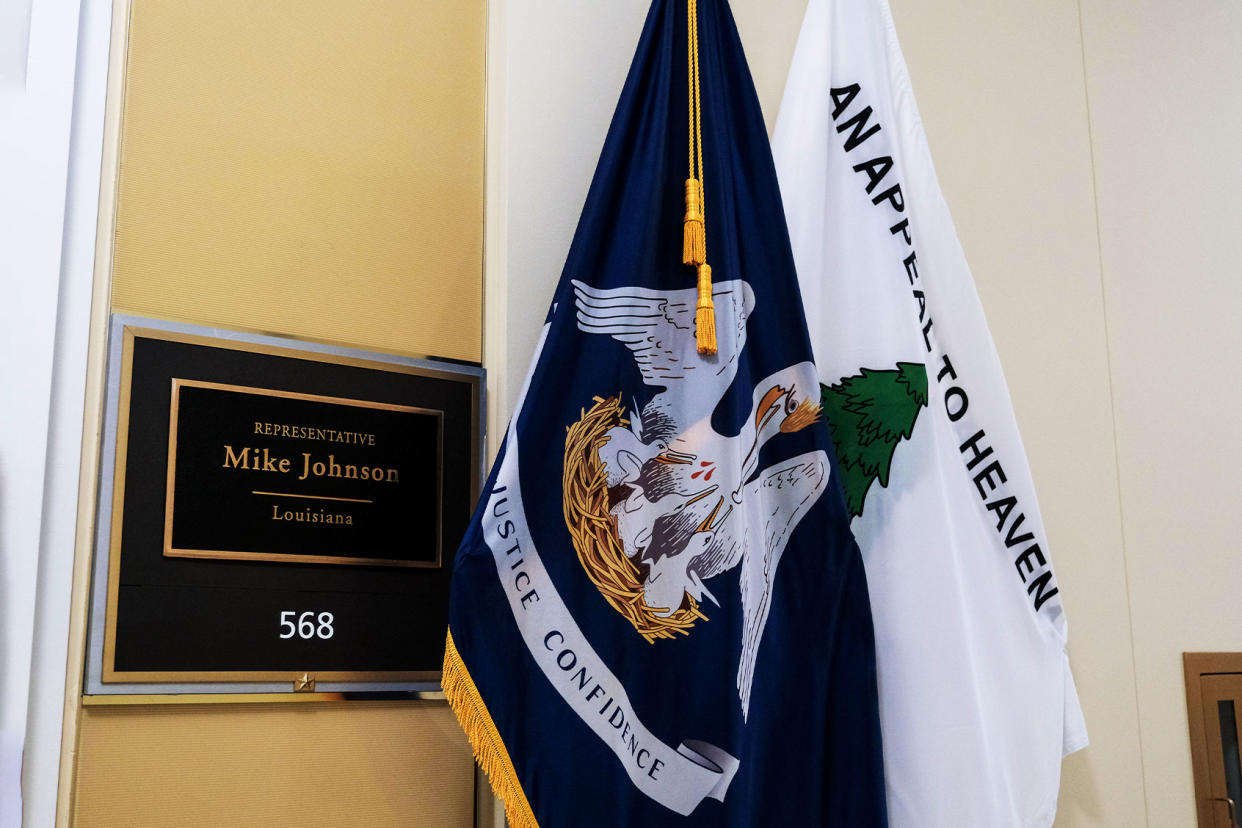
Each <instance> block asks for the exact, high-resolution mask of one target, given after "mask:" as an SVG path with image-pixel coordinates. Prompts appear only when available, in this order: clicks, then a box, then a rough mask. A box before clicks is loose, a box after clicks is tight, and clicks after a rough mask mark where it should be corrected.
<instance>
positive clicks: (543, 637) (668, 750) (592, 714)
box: [482, 429, 738, 816]
mask: <svg viewBox="0 0 1242 828" xmlns="http://www.w3.org/2000/svg"><path fill="white" fill-rule="evenodd" d="M519 481H520V477H519V475H518V445H517V435H516V429H510V431H509V435H508V439H507V445H506V448H505V458H504V464H503V465H502V466H501V469H500V472H499V474H498V475H497V476H496V486H495V488H494V489H493V490H492V493H491V497H490V498H489V499H488V504H487V514H486V515H485V516H484V518H483V523H482V526H483V533H484V537H485V538H486V539H487V545H488V546H489V547H490V548H491V550H492V555H493V557H494V558H495V559H496V572H497V574H499V576H500V583H501V586H502V587H503V589H504V592H505V595H506V597H508V599H509V606H510V608H511V609H512V610H513V618H514V620H515V621H516V622H517V625H518V629H519V630H520V631H521V633H522V638H523V639H524V640H525V642H526V646H527V648H528V649H529V650H530V654H531V655H532V656H533V657H534V659H535V662H536V663H537V664H538V665H539V668H540V669H541V670H542V671H543V674H544V676H546V677H547V679H548V681H549V682H551V683H552V686H553V687H554V688H556V691H557V692H558V693H560V694H561V698H563V699H564V700H565V702H566V703H567V704H568V705H569V706H570V707H571V708H573V711H574V712H575V713H577V714H578V717H579V718H581V719H582V720H583V721H584V722H586V724H587V726H588V727H590V728H591V730H593V731H594V732H595V735H596V736H598V737H599V738H600V739H602V740H603V742H604V744H605V745H607V746H608V748H609V749H610V750H612V752H613V753H614V754H616V756H617V759H618V760H620V762H621V765H622V767H624V768H625V772H626V773H627V774H628V775H629V777H630V781H631V782H633V783H634V786H635V787H637V788H638V789H639V790H640V791H642V792H643V793H644V794H646V795H647V796H649V797H651V798H652V799H654V800H655V801H656V802H659V803H660V804H661V805H663V806H664V807H666V808H668V809H670V810H672V811H675V812H676V813H679V814H681V815H682V816H687V815H689V814H690V813H691V812H692V811H693V810H694V809H695V808H696V807H697V806H698V804H699V803H700V802H702V801H703V800H704V799H705V798H707V797H711V798H712V799H716V800H718V801H720V802H723V801H724V798H725V793H726V792H727V791H728V789H729V783H730V782H732V781H733V774H734V773H735V772H736V771H737V766H738V760H737V759H735V758H734V757H732V756H730V755H729V754H728V753H726V752H725V751H723V750H721V749H720V748H718V747H715V746H714V745H710V744H708V743H706V742H700V741H697V740H692V739H687V740H685V741H683V742H682V743H681V745H679V746H678V747H677V748H676V749H673V748H672V747H670V746H668V745H667V744H665V743H663V742H661V741H660V740H659V739H657V738H656V737H655V736H653V735H652V734H651V732H650V731H649V730H648V729H647V728H646V727H645V726H644V725H643V723H642V722H641V721H639V720H638V717H637V715H636V714H635V712H634V708H633V707H632V706H631V705H630V700H629V698H628V697H627V696H626V693H625V688H624V687H623V686H622V685H621V682H620V680H619V679H617V677H616V676H614V675H613V674H612V672H611V671H610V670H609V669H608V667H607V666H606V665H605V664H604V661H603V659H601V658H600V657H599V655H598V654H597V653H596V652H595V650H594V648H592V647H591V645H590V644H589V643H588V642H587V640H586V636H584V635H583V634H582V630H580V629H579V628H578V625H577V624H576V623H575V622H574V619H573V617H572V616H571V615H570V614H569V610H568V608H567V607H566V606H565V603H564V601H562V600H561V596H560V594H559V593H558V592H557V591H556V587H555V585H553V583H552V579H551V578H550V577H548V573H547V570H546V569H544V567H543V562H542V561H541V560H540V558H539V552H538V551H537V550H536V549H535V543H534V540H533V539H532V538H531V536H530V531H529V529H528V527H527V525H526V511H525V509H523V507H522V495H521V491H520V482H519Z"/></svg>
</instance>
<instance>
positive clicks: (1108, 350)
mask: <svg viewBox="0 0 1242 828" xmlns="http://www.w3.org/2000/svg"><path fill="white" fill-rule="evenodd" d="M1082 4H1083V0H1076V3H1075V5H1076V6H1077V8H1078V45H1079V49H1080V51H1081V56H1082V94H1083V104H1084V107H1085V109H1086V120H1087V151H1088V157H1089V161H1090V164H1091V202H1092V207H1093V208H1094V214H1095V246H1096V275H1097V277H1098V279H1099V285H1100V311H1101V317H1102V323H1103V328H1104V364H1105V368H1106V370H1107V380H1108V408H1109V410H1108V416H1109V422H1110V423H1111V424H1112V438H1113V440H1112V442H1113V472H1114V479H1115V480H1116V481H1117V520H1118V521H1119V523H1120V529H1121V532H1120V533H1119V536H1120V539H1121V572H1122V577H1123V578H1124V580H1125V594H1126V629H1127V631H1128V633H1129V638H1130V674H1131V675H1130V677H1131V680H1132V681H1133V686H1134V714H1135V722H1134V725H1135V733H1136V735H1137V737H1138V758H1139V773H1140V778H1139V785H1140V787H1141V790H1142V792H1143V821H1144V823H1145V824H1147V825H1148V826H1150V825H1151V816H1150V801H1149V795H1148V790H1147V765H1146V762H1145V759H1144V756H1143V715H1142V711H1141V709H1140V708H1141V701H1140V699H1139V684H1138V654H1137V652H1136V647H1135V642H1134V601H1133V598H1132V597H1131V594H1130V562H1129V558H1128V556H1127V552H1126V549H1127V544H1126V520H1125V496H1124V491H1123V487H1122V483H1121V462H1120V459H1119V458H1120V446H1119V443H1118V437H1117V397H1116V391H1115V388H1114V383H1113V338H1112V333H1111V332H1110V330H1109V325H1108V291H1107V290H1106V289H1105V284H1104V238H1103V231H1102V229H1101V220H1100V177H1099V173H1098V171H1097V169H1096V152H1095V150H1096V146H1095V132H1094V130H1093V129H1092V119H1091V89H1090V86H1091V84H1090V80H1089V77H1088V71H1087V30H1086V26H1085V25H1084V24H1083V13H1082Z"/></svg>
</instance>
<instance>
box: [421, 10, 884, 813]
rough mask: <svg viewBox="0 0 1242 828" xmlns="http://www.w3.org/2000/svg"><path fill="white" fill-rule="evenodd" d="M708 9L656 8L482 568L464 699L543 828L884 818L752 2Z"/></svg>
mask: <svg viewBox="0 0 1242 828" xmlns="http://www.w3.org/2000/svg"><path fill="white" fill-rule="evenodd" d="M688 19H693V18H692V15H688V13H687V4H686V2H685V0H655V2H654V3H653V4H652V6H651V10H650V12H649V14H648V18H647V22H646V25H645V28H644V29H643V33H642V38H641V40H640V42H639V45H638V50H637V53H636V55H635V57H634V62H633V65H632V66H631V68H630V73H629V77H628V79H627V80H626V83H625V88H624V90H623V91H622V93H621V99H620V101H619V103H618V105H617V111H616V114H615V115H614V117H613V122H612V126H611V128H610V129H609V133H608V137H607V140H606V142H605V144H604V149H603V152H602V154H601V157H600V161H599V166H598V168H597V170H596V173H595V178H594V181H593V183H592V185H591V189H590V192H589V194H588V196H587V200H586V204H585V206H584V208H583V211H582V217H581V219H580V221H579V225H578V230H577V234H576V236H575V237H574V240H573V244H572V246H571V247H570V250H569V255H568V259H567V261H566V264H565V270H564V272H563V274H562V276H561V280H560V283H559V285H558V286H557V289H556V293H555V296H554V300H553V303H552V308H551V310H550V312H549V313H548V317H547V322H546V324H545V327H544V330H543V335H542V337H541V339H540V344H539V347H538V351H537V354H536V357H535V362H534V365H533V366H532V368H531V372H530V374H529V377H528V379H527V384H526V388H525V390H524V391H523V393H522V397H521V400H520V402H519V403H518V409H517V413H516V415H515V417H514V420H513V422H512V423H511V424H510V427H509V431H508V434H507V435H506V438H505V442H504V446H503V448H502V450H501V453H500V456H499V457H498V459H497V461H496V465H495V467H494V468H493V470H492V473H491V477H490V479H489V480H488V483H487V485H486V488H485V489H484V491H483V494H482V498H481V500H480V503H479V506H478V510H477V512H476V514H475V516H474V519H473V521H472V523H471V525H470V528H469V531H468V532H467V534H466V537H465V539H464V540H463V542H462V545H461V548H460V549H459V550H458V553H457V557H456V562H455V571H454V574H453V586H452V604H451V610H450V625H449V637H448V643H447V649H446V655H445V664H444V690H445V694H446V696H447V697H448V699H449V701H450V704H451V705H452V707H453V710H454V712H455V713H456V714H457V717H458V719H459V721H460V722H461V723H462V726H463V727H464V729H465V730H466V733H467V735H468V736H469V737H470V740H471V743H472V745H473V747H474V750H475V755H476V757H477V758H478V759H479V762H480V764H481V765H482V766H483V768H484V770H485V771H487V773H488V775H489V777H490V779H491V782H492V785H493V787H494V788H495V789H496V792H497V793H498V794H499V795H500V797H501V798H502V799H503V800H504V801H505V807H506V813H507V815H508V817H509V820H510V823H511V824H512V825H514V826H515V828H531V826H536V825H540V826H543V828H554V827H555V826H587V825H589V826H631V825H644V826H664V825H668V826H756V825H800V826H801V825H840V826H851V828H865V827H866V826H883V825H885V822H886V820H885V805H884V780H883V770H882V764H883V763H882V758H881V752H880V733H879V718H878V713H877V707H876V676H875V650H874V642H873V638H872V629H871V616H870V607H869V604H868V598H867V585H866V580H865V576H864V573H863V568H862V561H861V558H860V555H859V551H858V548H857V546H856V545H855V543H854V540H853V538H852V536H851V534H850V530H849V524H848V521H849V515H848V513H847V511H846V506H845V503H844V499H843V497H842V495H841V491H840V487H839V485H838V483H837V480H836V477H835V476H836V474H837V471H836V469H835V465H834V463H835V461H834V459H833V457H832V447H831V443H830V438H829V434H828V430H827V428H826V427H825V426H824V424H823V420H822V412H821V411H820V407H819V403H820V388H819V380H818V377H817V374H816V372H815V368H814V365H813V364H812V358H811V347H810V343H809V339H808V336H807V332H806V324H805V320H804V319H803V315H802V307H801V299H800V298H799V293H798V285H797V282H796V280H795V275H794V266H793V260H792V256H791V253H790V247H789V239H788V234H787V231H786V228H785V220H784V214H783V211H782V208H781V202H780V195H779V193H778V190H777V183H776V176H775V172H774V169H773V165H772V159H771V153H770V150H769V145H768V137H767V133H766V131H765V129H764V124H763V119H762V116H761V114H760V110H759V105H758V100H757V98H756V96H755V91H754V86H753V84H752V81H751V78H750V73H749V70H748V69H747V67H746V62H745V58H744V55H743V52H742V46H741V43H740V41H739V40H738V35H737V30H736V28H735V26H734V23H733V19H732V15H731V13H730V11H729V8H728V5H727V3H726V2H724V0H701V2H700V3H699V4H698V9H697V27H695V28H693V29H688V27H687V21H688ZM692 32H697V44H696V43H695V41H694V40H693V39H692V38H690V37H689V35H690V34H691V33H692ZM696 47H697V49H696ZM696 53H697V55H698V58H697V60H698V63H699V66H698V68H699V72H698V75H699V89H700V93H701V107H700V112H701V124H702V133H701V135H702V137H701V147H702V150H703V152H702V159H703V163H702V169H701V171H700V170H698V169H697V164H696V163H695V162H694V160H693V158H694V153H695V149H694V147H695V143H694V138H693V136H694V132H695V131H694V130H693V129H688V127H687V123H688V114H689V113H693V112H694V107H693V101H694V94H693V78H694V74H695V73H694V72H693V71H691V70H692V69H693V66H694V64H693V63H691V62H690V57H689V56H692V55H694V54H696ZM693 117H694V116H693V114H689V118H690V120H689V123H690V124H693ZM688 147H689V148H690V151H689V153H688V151H687V150H688ZM688 154H689V155H690V156H691V160H690V162H689V165H688V158H687V156H688ZM687 175H689V176H690V177H691V178H692V179H695V181H696V182H697V183H696V185H695V187H696V192H695V197H696V198H697V195H698V191H697V188H698V186H699V185H700V184H701V187H702V193H703V201H702V203H701V205H702V210H700V205H699V204H698V203H695V204H691V201H692V199H691V197H689V196H688V195H687V191H686V189H683V182H685V181H686V178H687ZM688 210H689V212H690V213H691V214H692V215H690V217H689V218H690V219H691V220H688V221H686V225H687V226H689V225H692V224H693V223H694V222H695V221H698V220H699V219H700V218H701V217H702V214H703V212H705V215H706V221H705V227H706V235H705V237H704V236H703V235H702V234H701V233H699V237H698V238H697V239H694V240H692V238H691V234H690V232H689V230H684V229H683V219H686V218H687V211H688ZM702 227H703V225H702V224H699V225H698V227H697V228H695V229H696V232H697V231H698V230H701V229H702ZM704 239H705V242H706V247H705V253H706V259H707V260H708V261H709V262H710V263H711V271H710V274H711V277H712V281H711V284H710V287H709V288H707V292H708V294H709V295H710V298H711V300H712V302H711V304H712V305H713V306H714V307H713V308H709V309H708V316H709V317H710V319H709V321H714V324H715V343H714V345H715V353H701V350H706V351H711V350H712V348H711V345H712V343H710V341H707V342H705V341H704V333H705V330H706V325H705V324H704V317H703V307H702V306H703V305H704V301H701V298H700V295H699V292H698V290H697V289H696V282H697V277H696V274H697V272H698V270H699V269H698V268H696V267H695V266H693V265H686V264H683V257H686V258H689V259H691V260H692V261H699V262H701V261H702V258H696V257H702V255H703V252H704V248H703V244H704ZM692 241H693V244H692ZM692 248H694V250H692ZM696 251H697V252H696ZM705 273H706V271H705ZM696 312H697V318H696Z"/></svg>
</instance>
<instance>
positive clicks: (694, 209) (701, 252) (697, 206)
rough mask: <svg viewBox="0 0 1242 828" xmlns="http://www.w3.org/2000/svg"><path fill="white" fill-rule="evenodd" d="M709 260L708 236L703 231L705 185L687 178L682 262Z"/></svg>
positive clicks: (697, 263) (696, 262)
mask: <svg viewBox="0 0 1242 828" xmlns="http://www.w3.org/2000/svg"><path fill="white" fill-rule="evenodd" d="M706 261H707V236H706V234H705V233H704V231H703V185H702V184H700V183H699V181H698V179H697V178H687V179H686V218H685V225H684V232H683V234H682V245H681V262H682V264H688V265H701V264H703V263H704V262H706Z"/></svg>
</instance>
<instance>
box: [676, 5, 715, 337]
mask: <svg viewBox="0 0 1242 828" xmlns="http://www.w3.org/2000/svg"><path fill="white" fill-rule="evenodd" d="M686 83H687V87H688V88H687V92H688V98H689V102H688V106H687V109H688V111H689V121H690V129H689V141H688V143H689V152H688V155H689V161H690V164H689V167H690V169H689V176H690V177H689V178H687V179H686V216H685V219H684V220H683V231H682V250H681V260H682V263H683V264H687V265H692V266H694V267H695V268H697V273H698V303H697V304H696V306H695V313H694V319H695V342H696V345H697V347H698V351H699V353H700V354H714V353H716V308H715V303H714V302H713V300H712V269H711V267H710V266H709V265H708V264H707V199H706V197H705V196H704V190H703V106H702V101H701V94H700V91H701V86H700V82H699V7H698V0H687V2H686Z"/></svg>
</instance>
